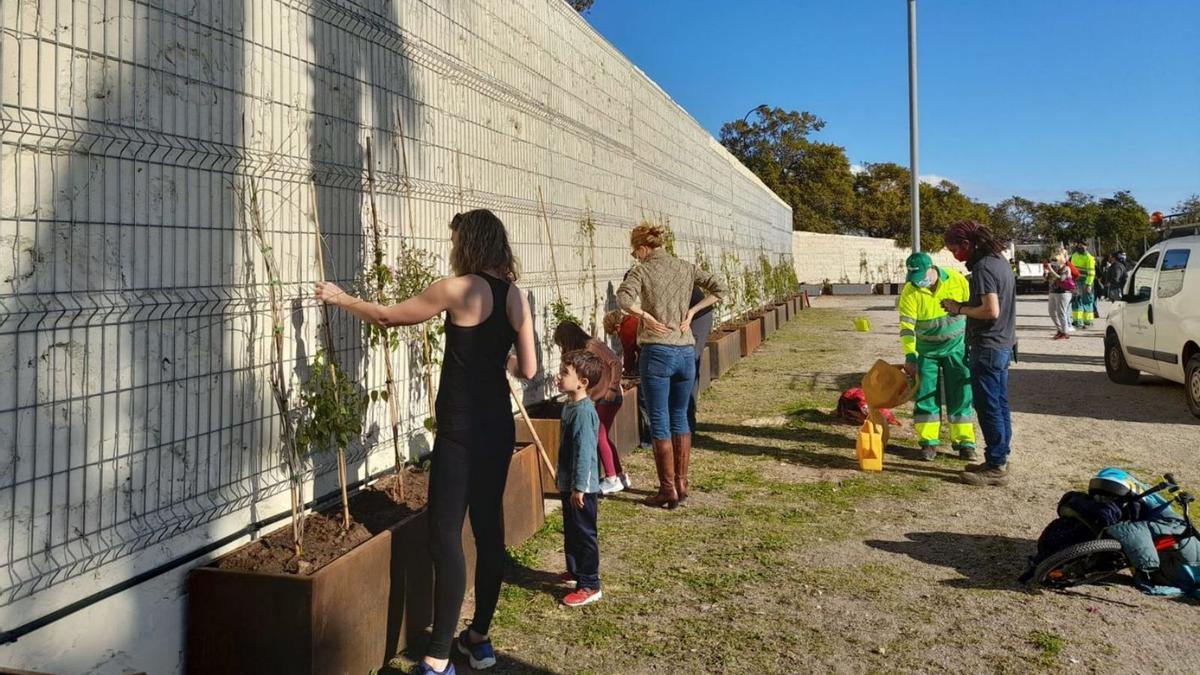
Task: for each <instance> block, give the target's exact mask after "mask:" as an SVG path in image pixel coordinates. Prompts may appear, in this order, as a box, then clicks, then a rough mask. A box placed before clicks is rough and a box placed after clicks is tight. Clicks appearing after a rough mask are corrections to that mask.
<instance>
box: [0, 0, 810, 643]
mask: <svg viewBox="0 0 1200 675" xmlns="http://www.w3.org/2000/svg"><path fill="white" fill-rule="evenodd" d="M0 20H2V21H3V25H2V32H0V62H2V65H3V68H0V71H2V73H3V75H2V78H0V105H2V108H0V113H2V117H0V612H3V613H4V614H3V616H4V619H3V621H4V623H5V625H10V624H12V623H14V621H15V620H14V616H18V615H25V616H28V613H29V612H30V611H33V610H37V609H41V610H45V609H47V608H55V607H58V606H61V605H63V604H66V603H67V602H69V601H71V600H72V599H76V598H78V597H81V596H82V595H84V594H86V593H87V592H88V591H89V589H90V590H93V591H94V590H95V583H92V584H90V585H89V584H88V583H87V582H86V581H79V582H78V583H76V584H75V585H70V587H69V588H68V582H71V581H72V580H80V579H81V578H82V577H83V575H87V574H89V573H96V574H97V576H96V577H95V578H96V579H101V578H103V579H105V580H106V581H107V582H108V583H112V582H113V581H115V580H114V579H113V578H112V576H111V575H110V576H107V577H104V576H101V575H100V574H99V572H98V570H100V568H102V567H104V566H106V565H109V564H111V563H114V562H117V561H124V560H127V559H131V558H130V557H131V556H134V555H135V554H142V553H146V552H148V551H151V549H155V550H158V549H156V548H155V547H158V546H159V545H162V548H161V550H162V552H163V553H162V554H161V555H160V554H158V553H153V554H151V555H149V556H146V555H141V556H139V557H138V562H137V564H136V565H135V566H133V567H131V568H128V569H125V570H124V571H123V572H122V574H123V575H124V576H126V577H127V576H132V574H134V573H136V572H138V571H141V570H143V569H145V568H146V567H148V566H151V565H153V564H155V563H156V562H161V561H162V559H163V558H165V557H166V556H167V555H168V551H170V550H177V549H176V548H170V547H168V546H167V544H171V546H175V545H176V544H178V543H179V542H183V544H179V545H180V546H183V548H185V549H186V548H187V545H191V546H192V547H193V548H194V546H195V544H194V543H195V542H199V541H203V540H204V539H205V538H210V537H211V534H212V531H211V528H212V526H213V524H214V523H216V522H217V521H219V520H222V519H228V518H234V519H236V520H237V522H242V523H243V524H244V523H245V522H249V521H250V520H251V515H250V514H251V512H252V509H266V510H267V511H268V512H273V511H277V510H279V508H282V505H283V504H285V503H286V496H285V495H286V490H287V483H286V473H285V472H284V471H283V470H282V469H281V467H280V464H281V460H280V458H279V457H280V456H279V452H278V449H279V448H278V445H279V431H280V430H279V420H278V416H277V414H276V411H275V408H274V404H273V401H272V397H271V392H270V387H269V385H268V369H269V367H270V364H271V359H272V358H273V356H272V348H271V341H272V340H271V338H272V320H271V315H270V303H269V302H268V298H269V294H270V292H271V289H272V288H273V287H277V288H278V289H279V290H280V291H281V293H282V296H283V298H284V299H285V301H286V312H287V325H286V326H285V337H286V340H285V342H286V345H287V351H286V354H285V360H286V364H285V365H286V370H287V372H288V373H289V375H290V376H291V378H292V382H293V385H294V384H296V383H298V382H299V381H300V380H301V379H302V378H303V377H304V376H305V375H306V374H307V372H306V363H307V362H308V360H309V359H310V358H311V357H312V355H313V354H314V352H315V351H316V349H317V348H318V345H319V342H318V339H317V330H316V323H317V321H318V313H317V311H316V307H315V305H314V303H313V302H312V300H311V296H312V292H311V289H312V283H313V281H314V280H315V279H316V278H317V269H316V266H315V264H316V262H315V261H316V250H315V243H314V241H315V236H314V234H313V231H312V228H311V225H310V216H311V215H312V214H311V213H310V212H311V208H310V204H315V205H316V207H315V208H316V215H317V216H318V218H319V221H320V224H321V227H322V230H323V234H324V235H325V241H326V246H327V251H326V269H325V272H326V274H328V275H330V276H331V277H333V278H334V279H335V280H337V281H338V282H340V283H343V284H346V285H350V284H353V282H354V281H355V279H356V278H358V277H359V276H360V275H361V274H362V273H363V272H364V270H365V269H366V268H367V266H368V265H369V264H370V252H369V250H368V244H369V241H370V239H371V237H370V223H371V217H370V208H371V204H370V203H369V200H368V197H367V193H366V189H365V187H366V159H367V158H366V146H367V141H368V139H370V141H371V143H372V149H373V159H374V167H373V169H374V176H375V180H376V185H375V191H376V195H377V201H376V204H375V206H376V207H377V209H378V215H379V220H380V222H381V223H382V225H383V228H384V230H385V232H384V235H383V241H384V244H385V246H386V248H387V250H388V251H389V256H391V255H394V254H395V253H396V252H397V251H398V250H399V247H400V245H401V243H406V244H408V245H413V246H418V247H421V248H424V249H426V250H429V251H431V252H432V253H434V254H435V255H436V256H437V259H438V260H439V268H438V270H437V272H438V273H439V274H445V273H448V271H449V270H448V267H447V264H446V261H447V258H448V252H449V251H448V236H447V235H448V230H447V223H448V222H449V220H450V218H451V216H452V215H453V214H454V213H456V212H458V211H462V210H466V209H472V208H490V209H493V210H494V211H496V212H497V213H498V214H499V215H500V217H501V218H502V219H503V220H504V222H505V223H506V225H507V226H508V228H509V233H510V236H511V239H512V241H513V244H514V248H515V250H516V253H517V255H518V256H519V258H520V260H521V264H522V270H523V275H524V276H523V279H522V285H523V287H525V288H526V289H527V290H528V291H529V293H530V294H531V297H532V298H533V299H534V301H535V314H536V315H537V320H538V327H539V332H540V342H541V345H540V346H541V347H542V350H543V357H544V359H545V361H544V363H543V371H542V372H543V374H544V373H553V372H554V365H555V364H554V363H553V360H554V359H555V358H556V356H555V355H554V354H553V353H552V352H551V350H549V349H546V344H547V342H548V340H547V338H548V336H546V335H545V332H544V331H545V327H546V326H547V325H548V322H547V309H546V306H547V304H548V303H549V302H550V301H551V300H552V299H553V296H554V294H555V293H556V291H555V287H556V284H555V279H556V278H558V279H560V280H561V287H562V291H563V293H564V295H565V296H566V298H565V299H567V300H568V301H569V302H570V303H571V304H572V306H573V307H574V308H575V310H576V313H577V314H584V315H585V317H584V318H585V323H587V322H589V321H593V320H594V321H597V323H598V315H599V314H600V313H602V312H603V311H604V310H605V309H606V308H611V307H613V306H614V304H613V303H614V295H613V294H614V292H615V289H616V286H617V285H619V283H620V280H621V277H622V274H623V273H624V271H625V270H626V269H627V267H628V265H629V263H630V259H629V253H628V232H629V230H630V228H631V227H632V226H633V225H635V224H636V223H637V222H638V221H639V220H642V219H649V220H655V221H658V222H665V223H669V225H670V226H671V228H672V229H673V231H674V232H675V234H676V235H677V237H678V242H679V244H678V252H679V254H680V255H681V256H684V257H691V256H695V255H696V254H697V252H698V251H701V250H703V251H705V252H706V254H707V256H708V258H709V259H710V260H713V261H715V260H717V259H718V258H719V257H720V255H721V254H722V252H725V251H730V252H733V253H734V254H736V255H737V256H739V257H740V258H741V260H742V261H743V262H745V263H746V264H752V263H754V262H755V261H756V260H757V258H758V256H759V255H760V253H767V254H770V255H771V256H775V257H778V256H784V255H789V254H790V250H791V248H790V247H791V226H790V223H791V214H790V210H789V209H788V208H787V206H786V205H784V204H783V202H781V201H780V200H779V199H778V198H777V197H775V196H774V195H773V194H771V193H770V192H769V191H768V190H767V189H766V188H765V187H763V186H762V184H761V183H760V182H759V181H758V180H757V179H756V178H754V177H753V176H752V175H751V174H750V173H749V172H748V171H746V170H745V169H744V168H743V167H742V166H741V165H740V164H738V163H737V162H736V161H735V160H733V159H732V158H731V157H730V156H729V155H728V154H727V153H726V152H725V151H724V150H723V149H722V148H721V147H720V146H719V145H718V144H717V143H716V142H715V141H713V139H712V138H711V137H710V136H709V134H708V133H707V132H706V131H705V130H704V129H703V128H701V127H700V126H699V125H698V124H697V123H696V122H695V121H694V120H693V119H692V118H691V117H689V116H688V115H687V113H686V112H685V111H683V110H682V109H681V108H679V107H678V106H677V105H676V104H675V103H674V102H672V101H671V100H670V99H669V98H668V97H667V96H666V95H665V94H664V92H662V91H661V90H660V89H659V88H658V87H657V86H656V85H655V84H654V83H653V82H651V81H650V80H648V79H647V78H646V77H645V76H644V75H643V74H642V73H641V72H640V71H639V70H638V69H637V68H636V67H635V66H633V65H632V64H631V63H629V62H628V61H627V60H626V59H625V58H624V57H623V56H622V55H621V54H620V53H619V52H618V51H617V50H616V49H614V48H613V47H612V46H611V45H609V44H608V43H607V42H606V41H605V40H604V39H603V38H601V37H600V36H599V35H597V34H596V33H595V32H594V31H593V30H591V29H590V28H589V27H588V26H587V24H586V22H585V21H584V20H583V19H581V18H580V17H579V16H577V15H576V14H575V13H574V12H573V11H571V10H570V9H569V7H568V6H567V5H566V4H565V3H563V2H560V1H559V0H521V1H520V2H515V1H514V2H502V3H497V2H488V1H484V0H461V1H459V0H455V1H454V2H436V1H434V0H397V1H389V0H356V1H351V0H340V1H334V0H261V1H259V0H256V1H254V2H250V1H249V0H209V1H206V2H195V3H181V2H173V1H169V0H106V1H100V0H97V1H95V2H72V1H71V0H42V1H41V2H16V1H13V2H4V3H3V4H2V9H0ZM314 183H315V193H314V194H311V195H310V190H314V188H312V187H311V185H312V184H314ZM539 190H540V191H541V193H542V194H543V195H544V210H543V207H542V205H541V203H540V202H539ZM250 194H253V195H254V196H255V198H256V201H257V203H258V204H260V205H261V215H262V218H263V222H264V225H265V230H266V232H265V235H264V236H265V245H266V247H267V248H269V249H270V251H271V252H272V254H273V255H274V256H275V257H276V259H277V262H278V266H279V271H278V274H279V277H278V278H271V277H270V275H269V274H268V271H267V268H266V266H265V264H264V260H263V255H262V250H261V249H262V244H260V242H257V241H256V240H255V238H254V235H253V233H252V232H251V231H250V227H249V220H250V217H251V215H252V214H251V212H250V207H249V203H248V196H249V195H250ZM586 218H590V219H591V222H592V223H594V225H595V233H594V242H595V244H594V253H593V251H592V250H591V247H590V246H589V245H587V244H586V235H584V234H581V229H580V223H581V221H583V220H585V219H586ZM547 221H548V223H549V230H548V229H547V224H546V223H547ZM551 246H553V247H554V250H553V256H551V250H550V247H551ZM593 254H594V259H595V261H596V265H595V267H596V269H595V283H594V284H593V280H592V277H591V275H590V271H589V270H588V267H589V265H590V263H589V262H588V261H589V260H590V259H591V257H592V256H593ZM552 257H553V259H554V260H556V261H557V265H558V269H557V270H555V269H552V266H551V260H552ZM389 259H390V258H389ZM332 317H333V319H334V326H333V334H334V339H335V342H336V346H337V349H338V354H339V357H340V358H341V360H342V362H343V365H344V366H345V368H346V369H347V371H348V372H350V373H353V374H355V375H356V376H357V377H358V378H359V379H360V381H361V382H362V385H363V386H364V387H365V388H367V389H369V390H374V391H379V390H381V389H382V388H383V387H384V378H385V376H384V367H383V366H384V363H383V359H384V358H388V356H387V355H386V354H385V353H384V352H382V351H380V350H378V349H375V350H372V349H371V348H370V347H369V345H368V344H367V342H366V341H365V338H364V334H363V332H362V330H361V327H360V326H359V324H358V322H357V321H356V320H354V319H352V318H351V317H349V315H347V314H345V313H339V312H335V313H333V314H332ZM419 354H420V350H419V349H418V348H417V347H415V346H413V345H409V346H406V347H405V348H403V349H401V350H399V352H398V353H396V354H394V355H392V356H391V357H390V358H393V359H394V363H393V365H394V366H395V369H396V372H397V374H398V387H399V390H400V392H401V396H400V398H401V405H400V410H401V413H402V416H403V420H401V421H402V425H403V429H404V431H405V441H404V442H405V443H406V444H407V445H406V447H405V448H404V449H403V450H404V452H405V453H412V452H415V451H418V450H419V449H420V448H427V447H428V439H427V438H426V436H425V433H424V431H423V430H422V422H423V420H424V418H425V416H426V415H427V413H428V410H429V401H428V396H427V394H426V386H425V384H424V380H423V379H422V378H423V377H424V375H423V374H422V372H421V369H420V368H417V367H416V366H415V363H416V362H417V361H419ZM434 377H436V373H434ZM548 387H549V380H548V379H546V378H544V377H543V378H542V379H541V380H540V381H539V382H538V383H535V384H534V385H533V386H532V387H531V390H530V392H531V393H529V396H531V397H536V396H538V395H539V394H540V393H544V392H545V391H547V390H548ZM388 414H389V413H388V409H387V406H386V404H384V403H382V402H379V403H375V404H373V405H372V407H371V409H370V410H369V412H368V423H369V424H368V427H367V434H366V436H365V438H364V440H363V442H362V443H356V444H355V445H354V447H353V448H351V449H350V450H349V460H350V464H351V467H350V470H351V473H352V475H353V476H357V477H363V476H365V475H369V474H370V473H372V472H375V471H379V470H381V469H383V468H385V467H386V466H388V464H389V463H390V458H391V456H392V448H391V447H390V444H391V436H390V434H389V433H381V432H380V430H381V429H386V428H387V427H388V425H389V423H390V422H389V419H388ZM332 468H333V465H332V460H331V458H330V457H328V456H326V455H323V456H319V457H317V458H314V462H313V464H312V466H311V468H310V470H309V475H308V487H307V488H306V490H307V492H306V494H307V495H310V496H311V494H313V493H314V492H320V491H321V490H320V488H319V487H317V488H314V487H313V485H314V484H320V483H322V481H324V482H325V484H328V482H329V481H330V480H331V479H330V475H331V471H332ZM188 542H192V544H188ZM117 580H119V579H117ZM54 587H58V588H59V592H56V593H54V594H51V595H44V596H40V595H39V594H40V593H41V592H42V591H45V590H47V589H51V588H54ZM39 597H42V598H45V599H44V600H37V598H39ZM26 601H29V602H26ZM18 609H19V610H20V611H19V612H18Z"/></svg>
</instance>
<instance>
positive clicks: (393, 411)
mask: <svg viewBox="0 0 1200 675" xmlns="http://www.w3.org/2000/svg"><path fill="white" fill-rule="evenodd" d="M367 199H368V201H369V202H370V204H371V230H372V234H373V235H374V237H375V256H376V260H375V264H381V263H382V258H383V254H382V251H383V244H382V243H381V242H380V237H379V233H380V229H379V209H378V207H377V206H376V203H375V161H374V155H373V154H372V152H371V137H370V136H368V137H367ZM375 292H376V297H375V300H376V301H377V302H381V301H382V300H383V296H384V287H383V281H379V285H378V287H377V288H376V291H375ZM383 339H384V341H385V344H387V345H390V341H391V336H390V335H388V334H387V333H385V334H384V336H383ZM383 353H384V358H383V369H384V374H385V375H386V376H387V383H386V384H387V393H388V413H389V414H390V415H391V418H392V454H393V459H394V460H395V462H396V494H397V495H398V496H399V498H400V500H401V501H403V500H404V472H403V468H404V460H403V459H402V458H401V457H400V408H399V404H398V402H397V398H396V375H395V370H394V369H393V367H392V355H391V350H390V349H388V348H386V347H385V348H384V350H383Z"/></svg>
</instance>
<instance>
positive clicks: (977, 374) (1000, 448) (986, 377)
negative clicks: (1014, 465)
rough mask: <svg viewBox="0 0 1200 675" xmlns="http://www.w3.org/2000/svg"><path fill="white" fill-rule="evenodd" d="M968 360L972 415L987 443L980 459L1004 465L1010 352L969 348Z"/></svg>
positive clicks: (1009, 413)
mask: <svg viewBox="0 0 1200 675" xmlns="http://www.w3.org/2000/svg"><path fill="white" fill-rule="evenodd" d="M968 358H969V362H970V365H971V393H972V394H974V399H975V400H974V403H975V414H976V416H977V417H978V418H979V427H980V428H981V429H982V430H983V438H984V440H985V441H987V447H986V448H985V449H984V451H983V457H984V459H985V460H987V463H988V464H991V465H992V466H1004V465H1005V464H1007V463H1008V453H1009V451H1010V447H1009V445H1010V444H1011V443H1012V411H1011V410H1009V408H1008V364H1009V361H1010V360H1011V359H1012V350H1011V349H996V348H994V347H971V348H970V353H969V355H968Z"/></svg>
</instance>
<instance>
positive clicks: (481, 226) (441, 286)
mask: <svg viewBox="0 0 1200 675" xmlns="http://www.w3.org/2000/svg"><path fill="white" fill-rule="evenodd" d="M450 230H451V233H452V236H451V238H452V242H453V246H452V249H451V252H450V266H451V268H452V269H453V270H454V273H455V276H454V277H451V278H448V279H443V280H441V281H438V282H437V283H435V284H433V285H432V286H430V287H429V288H427V289H426V290H425V291H424V292H422V293H421V294H420V295H418V296H416V297H414V298H410V299H408V300H405V301H404V302H401V303H399V304H397V305H392V306H383V305H380V304H378V303H373V302H366V301H363V300H360V299H358V298H355V297H353V296H351V295H349V294H347V293H345V292H344V291H342V290H341V289H340V288H338V287H337V286H335V285H334V284H330V283H321V284H317V298H318V299H319V300H322V301H324V302H327V303H329V304H332V305H337V306H339V307H342V308H344V309H346V310H347V311H349V312H350V313H351V314H353V315H355V316H357V317H359V318H360V319H362V320H364V321H371V322H373V323H378V324H380V325H385V326H401V325H413V324H417V323H421V322H423V321H427V320H429V319H430V318H432V317H434V316H436V315H437V314H440V313H442V312H446V314H447V316H446V353H445V357H444V359H443V363H442V376H441V384H440V386H439V388H438V395H437V403H436V411H437V425H438V428H437V436H436V438H435V439H434V444H433V455H432V470H431V473H430V477H429V507H428V508H429V537H430V551H431V553H432V555H433V567H434V616H433V636H432V639H431V640H430V643H429V649H428V652H427V655H426V657H425V659H424V660H423V661H422V662H421V663H420V664H418V667H417V672H418V673H424V674H430V673H450V672H453V671H454V667H453V665H450V664H449V662H448V659H449V656H450V647H451V642H452V640H453V637H454V629H455V628H456V627H457V625H458V618H459V612H460V611H461V609H462V601H463V596H464V595H465V592H466V562H465V560H464V558H463V550H462V525H463V519H464V518H465V517H466V514H467V513H468V510H469V513H470V516H471V530H472V532H473V533H474V535H475V546H476V552H477V561H476V565H475V616H474V618H473V620H472V622H471V625H470V627H469V628H468V629H467V630H464V631H463V632H462V633H461V634H460V635H459V636H458V638H459V643H458V647H459V650H460V651H462V652H463V653H464V654H466V655H467V656H468V657H469V658H470V662H471V666H472V667H473V668H476V669H479V668H487V667H490V666H492V665H494V664H495V662H496V659H495V654H494V653H493V651H492V647H491V643H490V641H489V640H488V638H487V633H488V629H489V627H490V625H491V621H492V614H494V613H495V610H496V602H497V600H498V599H499V597H500V582H501V580H502V578H503V575H504V563H505V552H504V521H503V512H502V505H501V503H502V498H503V494H504V483H505V481H506V480H507V478H508V466H509V462H510V460H511V458H512V452H513V446H514V444H515V441H516V432H515V428H514V425H513V414H512V405H511V403H510V402H509V391H508V383H507V382H506V381H505V380H506V377H507V374H506V371H507V372H509V373H512V374H513V375H515V376H518V377H523V378H525V379H529V378H531V377H533V375H534V373H535V372H536V370H537V357H536V354H535V352H534V336H533V322H532V317H531V315H530V310H529V305H528V303H527V302H526V300H525V297H524V295H523V294H522V293H521V292H520V289H518V288H517V287H516V286H515V282H516V280H517V266H516V261H515V259H514V258H513V255H512V249H511V248H510V246H509V243H508V235H507V233H506V232H505V230H504V224H503V223H501V222H500V219H499V218H497V217H496V216H495V215H494V214H493V213H492V212H491V211H487V210H483V209H480V210H476V211H470V212H468V213H461V214H458V215H456V216H454V219H453V220H451V221H450ZM514 344H515V346H516V353H515V354H513V355H512V356H510V355H509V354H510V352H511V351H512V349H513V346H514Z"/></svg>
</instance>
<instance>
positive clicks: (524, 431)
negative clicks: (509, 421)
mask: <svg viewBox="0 0 1200 675" xmlns="http://www.w3.org/2000/svg"><path fill="white" fill-rule="evenodd" d="M526 410H527V411H529V418H530V420H531V421H532V422H533V428H534V430H536V431H537V435H538V438H540V439H541V441H542V445H543V446H545V448H546V455H547V456H548V457H549V458H550V464H552V465H553V466H554V468H555V469H556V470H557V469H558V449H559V443H560V441H561V438H560V432H561V429H562V423H561V421H560V420H561V418H562V403H560V402H558V401H543V402H541V403H535V404H533V405H531V406H528V407H527V408H526ZM516 425H517V443H533V436H532V435H531V434H530V433H529V429H528V427H526V426H525V421H524V420H522V419H521V416H520V415H519V414H518V415H517V418H516ZM538 471H539V472H540V473H541V474H542V493H543V494H544V495H546V496H547V497H558V488H557V487H556V486H555V484H554V477H553V476H551V475H550V471H549V470H548V469H546V466H545V465H544V464H542V463H541V461H539V462H538Z"/></svg>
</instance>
